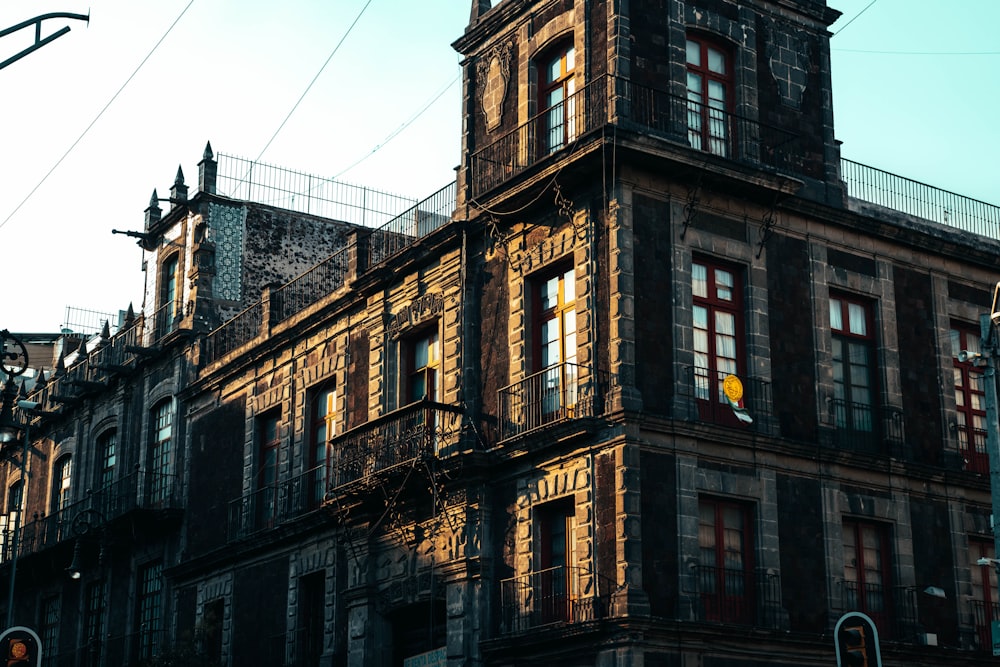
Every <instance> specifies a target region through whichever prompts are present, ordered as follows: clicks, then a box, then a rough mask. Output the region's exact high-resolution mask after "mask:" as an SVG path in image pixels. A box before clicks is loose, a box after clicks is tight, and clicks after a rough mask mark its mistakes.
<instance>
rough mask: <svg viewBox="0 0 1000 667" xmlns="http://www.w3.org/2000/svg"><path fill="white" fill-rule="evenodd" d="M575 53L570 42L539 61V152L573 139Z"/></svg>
mask: <svg viewBox="0 0 1000 667" xmlns="http://www.w3.org/2000/svg"><path fill="white" fill-rule="evenodd" d="M575 59H576V53H575V50H574V48H573V44H572V43H568V44H564V45H563V46H562V47H561V48H558V49H555V50H553V51H548V52H546V55H545V56H544V57H542V58H541V59H539V61H538V108H539V109H540V110H541V111H542V116H541V127H540V131H539V139H540V140H541V142H542V153H543V154H544V153H554V152H556V151H557V150H559V149H560V148H562V147H563V146H565V145H566V144H567V143H569V142H571V141H573V139H575V138H576V132H577V127H576V113H575V112H576V107H577V101H576V98H575V97H574V96H573V93H575V92H576V81H575V78H574V74H573V68H574V67H575V64H576V63H575Z"/></svg>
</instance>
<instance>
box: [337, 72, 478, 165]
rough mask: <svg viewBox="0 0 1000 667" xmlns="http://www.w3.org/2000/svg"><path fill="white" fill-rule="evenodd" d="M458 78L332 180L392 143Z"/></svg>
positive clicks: (457, 75)
mask: <svg viewBox="0 0 1000 667" xmlns="http://www.w3.org/2000/svg"><path fill="white" fill-rule="evenodd" d="M459 76H461V74H460V73H459V74H456V75H455V78H454V79H452V80H451V81H449V82H448V83H447V84H446V85H445V86H444V87H443V88H441V89H440V90H439V91H438V92H437V93H436V94H435V95H434V96H433V97H432V98H431V99H430V101H428V102H427V103H426V104H424V106H423V107H421V108H420V111H418V112H416V113H415V114H413V115H412V116H410V118H409V119H408V120H406V121H404V122H403V124H402V125H400V126H399V127H397V128H396V129H395V130H393V131H392V132H390V133H389V136H387V137H386V138H385V139H383V140H382V142H381V143H379V144H377V145H376V146H375V148H373V149H371V151H370V152H369V153H367V154H366V155H365V156H364V157H361V158H359V159H358V160H356V161H354V162H352V163H351V165H350V166H348V167H347V168H345V169H341V170H340V171H339V172H338V173H337V174H336V175H334V176H333V179H332V180H337V179H338V178H340V177H341V176H343V175H344V174H346V173H347V172H349V171H350V170H351V169H354V168H355V167H357V166H358V165H359V164H361V163H362V162H364V161H365V160H367V159H368V158H370V157H371V156H372V155H375V153H377V152H378V151H380V150H381V149H383V148H385V145H386V144H388V143H389V142H390V141H392V140H393V139H395V138H396V137H397V136H399V135H400V134H401V133H402V132H403V131H404V130H405V129H406V128H408V127H409V126H410V125H412V124H413V123H414V122H416V120H417V119H418V118H420V116H422V115H423V114H424V112H425V111H427V110H428V109H430V108H431V106H433V105H434V103H435V102H437V101H438V100H439V99H441V96H442V95H444V94H445V93H446V92H448V91H449V90H450V89H451V87H452V86H454V85H455V82H456V81H458V77H459Z"/></svg>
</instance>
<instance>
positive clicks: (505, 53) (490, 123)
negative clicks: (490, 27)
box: [476, 41, 513, 132]
mask: <svg viewBox="0 0 1000 667" xmlns="http://www.w3.org/2000/svg"><path fill="white" fill-rule="evenodd" d="M512 49H513V44H512V42H510V41H506V42H503V43H501V44H497V45H496V46H494V47H493V48H492V49H490V50H489V51H487V52H486V53H485V54H484V55H483V56H482V57H481V58H480V59H479V62H478V63H477V64H476V74H477V75H478V78H479V81H480V82H481V84H480V85H481V88H480V102H481V103H482V105H483V114H484V115H485V116H486V131H487V132H492V131H493V130H495V129H497V128H498V127H500V121H501V117H502V116H503V102H504V99H505V98H506V97H507V83H508V82H509V81H510V55H511V51H512Z"/></svg>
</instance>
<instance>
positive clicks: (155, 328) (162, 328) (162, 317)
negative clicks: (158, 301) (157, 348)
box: [145, 302, 181, 347]
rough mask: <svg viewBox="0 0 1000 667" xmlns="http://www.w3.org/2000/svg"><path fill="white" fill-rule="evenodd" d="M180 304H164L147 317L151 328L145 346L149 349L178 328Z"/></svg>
mask: <svg viewBox="0 0 1000 667" xmlns="http://www.w3.org/2000/svg"><path fill="white" fill-rule="evenodd" d="M180 316H181V313H180V304H178V303H174V302H171V303H165V304H163V305H162V306H160V307H159V308H157V309H156V310H154V311H153V312H152V313H151V314H150V315H149V318H148V319H149V321H150V323H151V324H152V327H150V329H149V330H148V332H147V333H148V334H149V335H148V336H147V338H146V341H145V342H146V344H147V345H148V346H150V347H152V346H153V345H155V344H156V343H158V342H159V341H161V340H163V339H164V338H166V337H167V336H168V335H170V334H172V333H173V332H175V331H177V330H178V329H179V328H180V319H181V318H180Z"/></svg>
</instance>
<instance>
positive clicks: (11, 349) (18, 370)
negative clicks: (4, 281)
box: [0, 329, 38, 628]
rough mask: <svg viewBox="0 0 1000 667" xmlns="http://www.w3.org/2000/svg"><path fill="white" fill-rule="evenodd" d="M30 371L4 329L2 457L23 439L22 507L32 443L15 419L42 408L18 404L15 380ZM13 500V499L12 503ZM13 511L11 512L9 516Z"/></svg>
mask: <svg viewBox="0 0 1000 667" xmlns="http://www.w3.org/2000/svg"><path fill="white" fill-rule="evenodd" d="M27 369H28V350H27V348H25V346H24V343H22V342H21V340H20V339H18V338H17V336H14V335H13V334H11V333H10V332H9V331H7V330H6V329H4V330H3V331H0V370H2V371H3V373H4V375H6V376H7V379H6V381H5V382H4V388H3V400H2V403H0V453H3V454H7V451H8V449H9V446H10V447H13V446H15V445H16V442H17V439H18V437H19V436H20V437H21V438H22V441H23V442H22V445H23V447H22V450H21V461H20V464H19V465H20V472H21V498H20V501H19V502H20V504H21V505H23V504H24V498H25V493H26V489H25V487H26V485H27V465H28V447H29V444H30V442H31V426H30V421H31V420H30V418H29V419H25V420H24V421H23V422H22V421H21V420H20V419H18V418H17V417H15V415H14V408H15V406H16V407H17V408H18V411H19V412H21V413H26V412H29V413H30V412H31V411H32V410H35V409H36V408H38V404H37V403H34V402H32V401H19V400H17V396H18V391H17V387H16V386H15V384H14V378H15V377H17V376H19V375H21V374H23V373H24V371H26V370H27ZM8 500H9V499H8ZM10 511H11V510H10V508H9V507H8V508H7V513H8V515H9V514H10ZM22 511H23V510H22V507H18V508H17V511H16V513H15V514H14V532H13V534H12V535H11V540H10V542H11V544H10V546H11V552H10V553H11V556H10V584H9V585H8V587H7V627H8V628H10V627H12V626H13V625H14V582H15V581H16V579H17V556H18V553H17V552H18V538H19V537H20V533H21V513H22Z"/></svg>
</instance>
